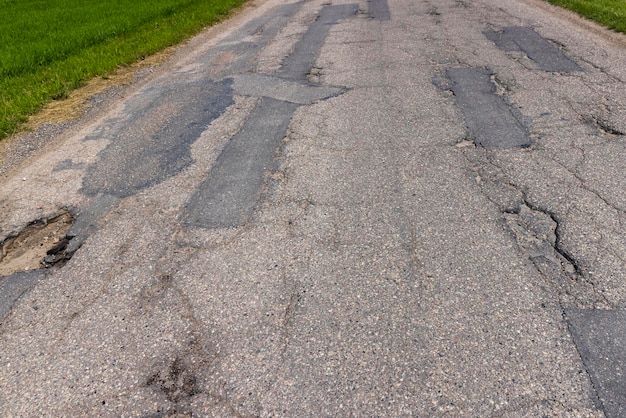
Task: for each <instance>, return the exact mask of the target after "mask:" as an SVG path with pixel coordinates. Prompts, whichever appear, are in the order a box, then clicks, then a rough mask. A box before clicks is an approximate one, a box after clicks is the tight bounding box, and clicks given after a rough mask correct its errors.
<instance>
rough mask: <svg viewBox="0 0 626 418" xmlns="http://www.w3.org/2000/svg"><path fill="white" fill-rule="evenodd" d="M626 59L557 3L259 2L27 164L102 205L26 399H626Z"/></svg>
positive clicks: (181, 406)
mask: <svg viewBox="0 0 626 418" xmlns="http://www.w3.org/2000/svg"><path fill="white" fill-rule="evenodd" d="M625 81H626V37H623V36H619V35H616V34H612V33H609V32H607V31H604V30H603V29H600V28H598V27H595V26H594V25H591V24H589V23H585V22H583V21H582V20H580V19H578V18H576V17H574V16H573V15H571V14H569V13H567V12H564V11H561V10H559V9H556V8H553V7H551V6H548V5H546V4H544V3H541V2H539V1H538V0H498V1H495V0H417V1H416V0H388V1H384V0H369V1H367V0H349V1H345V0H339V1H334V0H333V1H325V0H310V1H302V2H289V3H284V2H279V1H277V0H263V1H258V2H253V3H252V6H251V7H248V8H246V9H245V10H244V11H242V12H241V13H240V14H239V15H237V16H235V17H234V18H233V19H231V20H229V21H227V22H224V23H223V24H222V25H220V26H218V27H216V28H213V29H210V30H208V31H206V32H205V33H203V34H201V35H200V36H198V37H197V38H195V39H194V40H192V41H191V42H190V43H189V44H188V45H186V46H184V47H182V48H181V49H180V50H179V51H178V53H177V54H175V55H174V57H173V58H172V60H171V61H170V62H168V63H167V64H165V65H163V66H162V67H160V68H159V69H157V70H156V71H155V72H154V73H153V74H151V75H149V76H146V77H144V78H143V79H141V80H139V81H137V82H136V83H135V84H134V85H133V86H131V87H128V88H127V89H126V90H124V91H123V93H122V94H120V95H119V96H117V97H112V98H110V100H109V102H108V104H107V105H106V106H103V107H102V109H101V111H99V112H97V114H91V115H90V116H89V117H88V118H86V119H85V120H82V121H79V122H78V123H75V124H70V125H67V127H64V128H63V129H61V128H59V129H56V130H53V131H55V132H57V133H56V134H55V136H54V138H50V141H49V145H47V146H42V147H41V148H40V149H38V150H37V151H36V152H34V153H32V156H31V157H30V158H29V159H28V160H27V161H26V162H25V163H24V164H23V165H21V166H19V167H14V168H12V169H11V170H8V171H4V170H3V171H2V172H6V174H5V175H4V177H3V178H2V181H1V184H0V199H1V200H0V242H8V241H7V240H8V239H10V238H11V237H14V236H18V235H19V234H20V231H23V230H27V229H25V228H26V227H27V226H28V225H32V224H33V222H34V221H39V223H42V222H43V223H45V221H46V220H48V219H54V218H55V217H57V216H58V215H59V214H60V213H68V212H69V213H71V214H72V216H73V217H74V218H75V221H74V224H73V225H72V227H71V228H70V229H69V232H67V235H66V236H64V237H57V238H56V239H58V240H60V241H59V242H62V243H63V245H56V247H55V249H54V251H53V253H52V254H51V255H50V257H51V258H53V259H62V260H63V261H64V262H65V261H66V262H65V264H63V265H61V264H57V265H53V266H52V267H50V268H47V269H35V270H30V271H27V272H23V271H20V272H15V273H13V274H7V275H5V276H4V277H0V315H2V317H1V319H0V320H1V323H0V410H1V411H2V413H1V414H2V415H3V416H27V417H30V416H137V417H167V416H200V417H204V416H206V417H211V416H219V417H222V416H239V417H248V416H250V417H253V416H293V417H301V416H476V417H479V416H480V417H482V416H563V417H565V416H567V417H569V416H575V417H596V416H608V417H620V416H624V415H625V414H626V378H625V377H624V370H625V369H626V364H625V361H626V332H624V330H625V329H626V315H625V314H624V312H625V310H626V256H625V254H626V226H625V225H626V197H625V196H626V195H625V194H624V193H623V191H624V190H625V187H626V172H625V171H624V170H623V169H622V168H623V162H624V161H625V159H626V142H625V141H626V136H625V135H624V133H626V89H624V83H625ZM13 141H14V142H13V144H12V146H15V141H17V143H19V141H20V139H19V138H16V139H14V140H13ZM39 223H37V224H39ZM31 229H32V228H31ZM46 239H48V238H46ZM51 239H52V237H50V240H51ZM55 243H56V241H55ZM25 250H26V251H27V250H28V249H25ZM5 252H7V254H4V253H3V255H2V256H3V257H4V259H3V260H2V261H0V263H4V262H6V260H7V259H8V258H9V257H17V256H19V254H18V255H15V254H14V253H11V254H9V253H8V251H5Z"/></svg>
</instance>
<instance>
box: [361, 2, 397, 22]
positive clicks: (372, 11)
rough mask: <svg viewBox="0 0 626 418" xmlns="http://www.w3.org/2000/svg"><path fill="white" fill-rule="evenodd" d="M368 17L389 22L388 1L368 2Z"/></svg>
mask: <svg viewBox="0 0 626 418" xmlns="http://www.w3.org/2000/svg"><path fill="white" fill-rule="evenodd" d="M367 5H368V6H367V15H368V16H369V17H371V18H373V19H376V20H389V19H391V13H390V12H389V4H388V3H387V0H369V1H368V2H367Z"/></svg>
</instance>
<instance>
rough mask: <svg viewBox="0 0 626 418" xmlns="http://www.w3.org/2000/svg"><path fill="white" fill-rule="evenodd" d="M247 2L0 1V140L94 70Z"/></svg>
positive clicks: (158, 46) (186, 33) (145, 51)
mask: <svg viewBox="0 0 626 418" xmlns="http://www.w3.org/2000/svg"><path fill="white" fill-rule="evenodd" d="M245 1H246V0H108V1H102V0H45V1H42V0H0V139H1V138H4V137H6V136H8V135H10V134H12V133H15V132H16V131H17V130H18V129H19V128H20V126H22V125H23V123H24V122H26V121H27V119H28V116H29V115H32V114H34V113H35V112H37V111H38V110H39V109H41V108H42V106H43V105H44V104H45V103H47V102H49V101H51V100H54V99H61V98H64V97H67V95H68V94H69V92H70V91H72V90H73V89H75V88H77V87H79V86H81V85H82V84H83V83H84V82H85V81H86V80H88V79H90V78H92V77H94V76H98V75H100V76H105V75H107V74H109V73H111V72H112V71H114V70H115V69H116V68H118V67H119V66H120V65H128V64H130V63H132V62H135V61H137V60H140V59H141V58H143V57H145V56H148V55H150V54H153V53H155V52H157V51H159V50H162V49H164V48H166V47H168V46H171V45H174V44H176V43H178V42H180V41H182V40H183V39H186V38H188V37H190V36H192V35H194V34H196V33H198V32H199V31H200V30H202V29H203V28H204V27H206V26H208V25H210V24H213V23H216V22H217V21H219V20H220V19H222V18H223V17H224V16H226V15H227V14H228V12H229V11H230V10H232V9H233V8H235V7H237V6H240V5H241V4H243V3H244V2H245Z"/></svg>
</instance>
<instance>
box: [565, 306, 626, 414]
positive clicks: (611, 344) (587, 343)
mask: <svg viewBox="0 0 626 418" xmlns="http://www.w3.org/2000/svg"><path fill="white" fill-rule="evenodd" d="M567 319H568V322H569V324H570V327H571V329H572V335H573V336H574V341H575V342H576V346H577V347H578V351H579V352H580V354H581V356H582V358H583V361H584V363H585V367H586V368H587V371H588V372H589V375H590V376H591V380H592V382H593V386H594V388H595V389H596V391H597V393H598V397H599V398H600V401H601V402H602V405H603V407H604V413H605V414H606V416H607V417H609V418H611V417H623V416H626V384H624V382H626V367H625V366H624V365H626V312H625V311H610V310H600V309H576V310H571V311H568V312H567Z"/></svg>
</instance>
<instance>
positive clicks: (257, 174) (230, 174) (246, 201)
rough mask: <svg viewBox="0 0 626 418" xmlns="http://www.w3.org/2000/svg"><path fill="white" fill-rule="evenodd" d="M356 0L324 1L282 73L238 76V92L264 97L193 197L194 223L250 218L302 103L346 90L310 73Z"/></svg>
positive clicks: (190, 220) (190, 215)
mask: <svg viewBox="0 0 626 418" xmlns="http://www.w3.org/2000/svg"><path fill="white" fill-rule="evenodd" d="M358 8H359V7H358V5H357V4H347V5H334V6H325V7H323V8H322V9H321V10H320V12H319V16H318V19H317V20H316V21H315V22H313V24H311V26H309V28H308V30H307V31H306V32H305V33H304V35H303V36H302V38H300V40H299V41H298V42H297V43H296V45H295V47H294V50H293V52H292V54H291V55H289V56H288V57H287V58H286V59H285V60H284V61H283V66H282V68H281V71H280V72H279V73H278V75H277V76H264V75H240V76H235V77H234V80H235V88H236V90H237V93H238V94H244V95H250V96H253V97H261V99H260V100H259V102H258V103H257V105H256V106H255V108H254V109H253V111H252V112H251V114H250V115H249V116H248V118H247V119H246V121H245V123H244V126H243V128H242V129H241V131H239V132H238V133H237V134H236V135H235V136H234V137H233V138H231V140H230V142H229V143H228V144H227V145H226V147H225V148H224V150H223V151H222V153H221V154H220V156H219V157H218V159H217V161H216V163H215V165H214V166H213V168H212V169H211V172H210V173H209V176H208V177H207V179H206V180H205V181H203V182H202V183H201V184H200V186H199V187H198V189H197V190H196V192H195V193H194V194H193V195H192V197H191V199H190V200H189V202H188V204H187V207H186V210H185V212H184V214H183V215H182V221H183V223H184V224H185V225H187V226H190V227H201V228H228V227H236V226H239V225H241V224H242V223H244V222H246V220H247V219H248V218H249V216H250V215H251V214H252V213H253V211H254V208H255V206H256V205H257V202H258V200H259V197H260V195H261V190H262V188H263V184H264V181H265V175H266V173H268V172H271V171H273V170H275V169H276V161H275V156H276V151H277V149H278V147H279V145H280V142H281V141H282V139H283V138H284V137H285V135H286V132H287V128H288V126H289V122H290V121H291V117H292V116H293V114H294V112H295V111H296V109H297V108H298V107H299V106H300V104H308V103H311V102H314V101H317V100H323V99H325V98H328V97H333V96H337V95H339V94H341V93H342V92H343V89H341V88H335V87H324V86H317V85H315V84H313V83H309V82H308V81H307V75H308V74H309V72H310V71H311V68H312V67H313V65H314V64H315V61H316V60H317V58H318V55H319V51H320V49H321V47H322V45H323V43H324V41H325V39H326V37H327V36H328V33H329V31H330V28H331V26H332V25H333V24H335V23H336V22H337V21H339V20H340V19H346V18H349V17H350V16H355V15H356V13H357V12H358Z"/></svg>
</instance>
